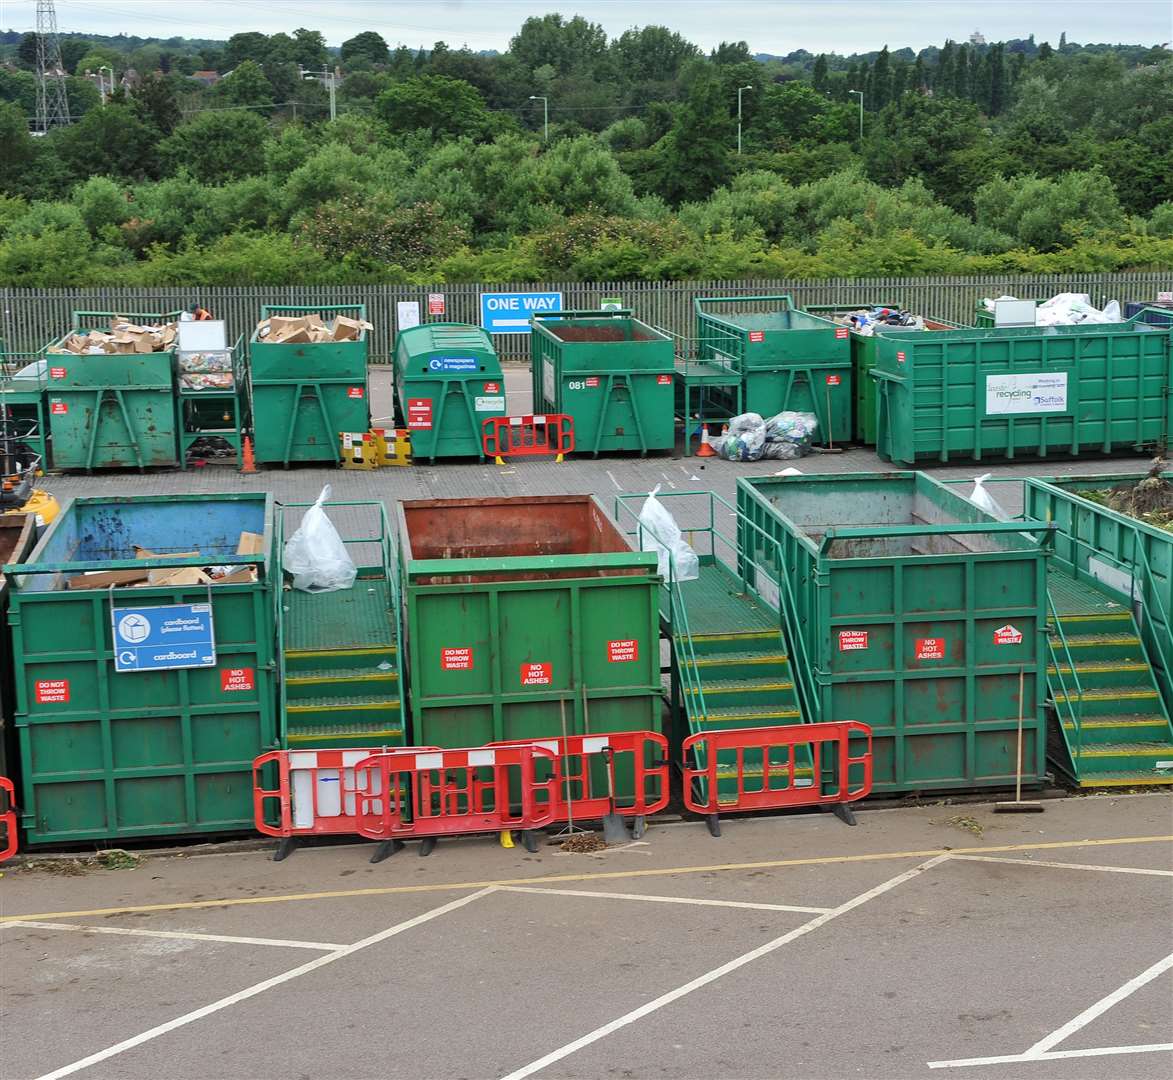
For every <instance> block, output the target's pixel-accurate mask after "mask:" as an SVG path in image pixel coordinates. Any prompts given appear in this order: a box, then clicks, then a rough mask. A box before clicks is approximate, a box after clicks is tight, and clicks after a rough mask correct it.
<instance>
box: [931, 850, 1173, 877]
mask: <svg viewBox="0 0 1173 1080" xmlns="http://www.w3.org/2000/svg"><path fill="white" fill-rule="evenodd" d="M953 858H955V859H962V860H964V861H965V862H996V863H1008V864H1009V865H1010V866H1046V867H1050V868H1051V869H1052V870H1100V871H1103V872H1104V873H1105V874H1148V875H1151V876H1153V877H1173V870H1150V869H1149V868H1148V867H1145V866H1096V865H1095V864H1093V863H1069V862H1047V861H1045V860H1043V859H1000V858H998V857H997V856H995V855H954V856H953Z"/></svg>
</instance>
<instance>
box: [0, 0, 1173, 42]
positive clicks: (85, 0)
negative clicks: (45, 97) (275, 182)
mask: <svg viewBox="0 0 1173 1080" xmlns="http://www.w3.org/2000/svg"><path fill="white" fill-rule="evenodd" d="M56 6H57V24H58V28H59V30H61V31H63V32H75V33H85V32H90V33H97V34H118V33H127V34H134V35H139V36H142V37H161V38H166V37H173V36H183V37H199V38H217V39H224V38H228V37H230V36H231V35H232V34H235V33H239V32H241V31H245V30H260V31H263V32H266V33H276V32H277V31H279V30H283V31H285V32H287V33H288V32H289V31H292V30H294V29H296V28H297V27H299V26H305V27H308V28H309V29H314V30H321V31H322V33H323V34H324V35H325V37H326V41H327V43H328V44H330V45H340V44H341V43H342V42H343V41H344V40H345V39H346V38H348V37H352V36H353V35H354V34H356V33H358V32H359V31H362V30H376V31H378V32H379V33H380V34H382V35H383V37H384V38H386V39H387V41H388V42H389V43H390V44H391V45H392V46H395V45H398V44H404V45H409V46H420V45H423V46H426V47H429V48H430V47H431V45H432V44H433V43H434V42H436V41H445V42H447V44H448V45H449V46H450V47H451V48H460V47H461V46H464V45H467V46H468V47H469V48H471V49H474V50H479V49H497V50H499V51H502V52H503V51H504V50H505V49H506V48H508V45H509V39H510V37H511V36H512V35H513V34H514V33H516V32H517V29H518V28H519V27H520V26H521V24H522V23H523V22H524V21H525V20H526V18H528V17H529V16H531V15H544V14H546V13H547V12H552V11H557V12H559V13H561V14H562V15H563V16H565V17H570V16H573V15H577V14H581V15H583V16H584V17H586V18H588V19H590V20H591V21H592V22H597V23H601V24H602V26H603V28H604V29H605V30H606V31H607V35H608V37H615V36H618V35H619V34H621V33H623V31H624V30H627V29H630V28H631V27H633V26H647V25H652V24H655V25H660V26H667V27H669V28H671V29H672V30H675V31H677V32H678V33H680V34H681V35H683V36H684V37H686V38H687V39H688V40H690V41H692V42H694V43H695V44H697V45H700V46H701V47H702V48H704V49H711V48H713V46H715V45H717V44H718V43H720V42H721V41H738V40H741V41H746V42H748V43H749V46H750V49H751V51H753V52H764V53H774V54H778V55H784V54H786V53H789V52H793V51H794V50H796V49H806V50H808V51H809V52H814V53H818V52H831V51H835V52H838V53H854V52H869V51H872V50H875V49H879V48H880V47H882V46H883V45H885V44H887V45H889V46H891V47H892V48H893V49H897V48H902V47H904V46H909V47H911V48H913V49H921V48H924V47H925V46H926V45H935V44H940V43H942V42H943V41H945V39H946V38H953V39H954V40H955V41H961V40H965V39H966V38H967V37H968V36H969V35H970V34H971V33H972V32H973V31H974V30H980V31H981V32H982V33H983V34H984V35H985V37H986V39H987V40H988V41H999V40H1006V39H1009V38H1025V37H1027V36H1029V35H1030V34H1032V33H1033V34H1034V35H1035V38H1036V40H1038V41H1050V42H1051V43H1052V44H1055V43H1057V42H1058V40H1059V35H1060V33H1061V32H1063V31H1066V32H1067V38H1068V40H1069V41H1073V42H1080V43H1089V42H1095V43H1099V42H1108V43H1112V44H1116V43H1126V44H1141V45H1153V44H1160V43H1162V42H1167V41H1171V40H1173V0H1112V2H1105V0H983V2H982V3H980V4H979V3H973V2H972V0H971V2H967V3H956V2H954V0H882V2H879V0H872V2H868V3H865V2H861V0H821V2H809V0H808V2H797V0H581V2H579V3H563V2H560V0H546V2H538V3H531V2H529V0H423V2H419V0H417V2H415V3H410V4H409V3H401V2H397V3H391V2H386V0H195V2H181V0H113V2H111V3H107V2H105V0H57V5H56ZM35 23H36V3H35V0H0V27H2V28H4V29H12V30H31V29H33V28H34V26H35Z"/></svg>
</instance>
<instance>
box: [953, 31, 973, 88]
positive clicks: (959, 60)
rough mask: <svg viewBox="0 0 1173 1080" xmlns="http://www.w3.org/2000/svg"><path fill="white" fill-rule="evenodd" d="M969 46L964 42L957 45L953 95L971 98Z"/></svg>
mask: <svg viewBox="0 0 1173 1080" xmlns="http://www.w3.org/2000/svg"><path fill="white" fill-rule="evenodd" d="M969 79H970V74H969V46H968V45H967V44H965V43H964V42H963V43H962V44H961V45H959V46H958V47H957V56H956V58H955V59H954V62H953V96H954V97H959V98H967V99H968V98H969Z"/></svg>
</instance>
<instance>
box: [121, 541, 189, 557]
mask: <svg viewBox="0 0 1173 1080" xmlns="http://www.w3.org/2000/svg"><path fill="white" fill-rule="evenodd" d="M134 557H135V558H136V559H198V558H199V557H200V553H199V552H198V551H168V552H166V553H165V554H162V555H160V554H159V553H158V552H156V551H151V550H150V549H149V548H145V547H139V546H138V544H135V545H134Z"/></svg>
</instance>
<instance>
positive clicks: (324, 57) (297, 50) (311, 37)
mask: <svg viewBox="0 0 1173 1080" xmlns="http://www.w3.org/2000/svg"><path fill="white" fill-rule="evenodd" d="M292 60H293V62H294V63H297V64H301V66H302V67H306V68H323V67H325V66H326V65H327V64H328V63H329V62H330V53H329V50H327V48H326V39H325V38H324V37H323V36H322V34H321V33H320V31H317V30H307V29H306V28H305V27H304V26H299V27H298V28H297V29H296V30H294V31H293V56H292Z"/></svg>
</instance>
